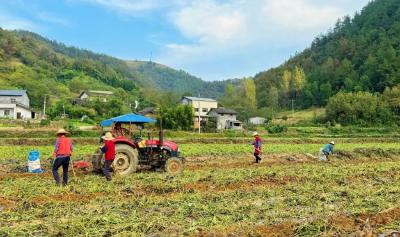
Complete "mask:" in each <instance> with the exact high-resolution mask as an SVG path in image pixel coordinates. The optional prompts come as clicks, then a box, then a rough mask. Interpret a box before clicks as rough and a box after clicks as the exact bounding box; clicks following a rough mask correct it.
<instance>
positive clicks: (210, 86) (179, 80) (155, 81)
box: [17, 31, 224, 97]
mask: <svg viewBox="0 0 400 237" xmlns="http://www.w3.org/2000/svg"><path fill="white" fill-rule="evenodd" d="M17 33H18V35H20V36H29V37H30V38H33V39H37V40H39V41H41V42H43V43H45V44H48V45H49V46H50V47H51V48H52V49H53V50H54V51H55V52H57V53H61V54H63V55H67V56H69V57H71V58H74V59H77V60H83V59H85V60H94V61H96V62H100V63H102V64H105V65H107V66H109V67H110V68H112V69H114V70H115V71H118V72H120V73H121V74H122V75H123V76H125V77H126V78H128V79H130V80H132V81H133V82H134V83H135V84H136V85H138V86H139V87H141V88H152V89H158V90H164V91H171V92H176V93H187V94H188V93H189V94H198V93H200V94H202V95H206V96H211V97H216V96H219V95H221V94H222V93H223V90H224V83H221V82H206V81H203V80H202V79H200V78H197V77H195V76H192V75H190V74H189V73H187V72H185V71H182V70H175V69H173V68H170V67H168V66H165V65H161V64H158V63H155V62H150V61H138V60H135V61H124V60H121V59H118V58H114V57H111V56H108V55H104V54H98V53H94V52H91V51H89V50H85V49H79V48H76V47H69V46H66V45H65V44H63V43H59V42H56V41H50V40H48V39H46V38H44V37H42V36H40V35H38V34H35V33H31V32H27V31H19V32H17Z"/></svg>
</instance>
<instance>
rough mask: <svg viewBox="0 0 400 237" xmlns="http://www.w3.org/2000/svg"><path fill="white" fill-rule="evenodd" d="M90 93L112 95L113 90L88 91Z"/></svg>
mask: <svg viewBox="0 0 400 237" xmlns="http://www.w3.org/2000/svg"><path fill="white" fill-rule="evenodd" d="M86 93H88V94H101V95H112V94H114V93H113V92H112V91H86Z"/></svg>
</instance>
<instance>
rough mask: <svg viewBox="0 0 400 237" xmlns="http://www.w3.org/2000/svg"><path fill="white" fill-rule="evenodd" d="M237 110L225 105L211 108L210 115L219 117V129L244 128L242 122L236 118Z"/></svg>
mask: <svg viewBox="0 0 400 237" xmlns="http://www.w3.org/2000/svg"><path fill="white" fill-rule="evenodd" d="M236 115H237V112H236V111H235V110H233V109H226V108H223V107H220V108H215V109H211V110H210V112H208V116H209V117H214V118H216V119H217V129H242V122H240V121H238V120H237V119H236Z"/></svg>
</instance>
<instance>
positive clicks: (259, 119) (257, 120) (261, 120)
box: [249, 117, 267, 125]
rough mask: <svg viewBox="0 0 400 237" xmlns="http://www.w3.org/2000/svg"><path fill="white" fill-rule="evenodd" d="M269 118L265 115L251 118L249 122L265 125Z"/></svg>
mask: <svg viewBox="0 0 400 237" xmlns="http://www.w3.org/2000/svg"><path fill="white" fill-rule="evenodd" d="M266 120H267V119H266V118H263V117H252V118H249V123H250V124H254V125H263V124H264V123H265V121H266Z"/></svg>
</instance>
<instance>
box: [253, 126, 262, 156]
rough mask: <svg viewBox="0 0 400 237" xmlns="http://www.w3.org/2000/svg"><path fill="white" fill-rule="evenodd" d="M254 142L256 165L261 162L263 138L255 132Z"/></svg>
mask: <svg viewBox="0 0 400 237" xmlns="http://www.w3.org/2000/svg"><path fill="white" fill-rule="evenodd" d="M253 137H254V139H255V140H254V142H253V143H252V144H253V146H254V157H255V158H256V163H260V162H261V157H260V155H261V138H260V136H259V135H258V133H257V132H253Z"/></svg>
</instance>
